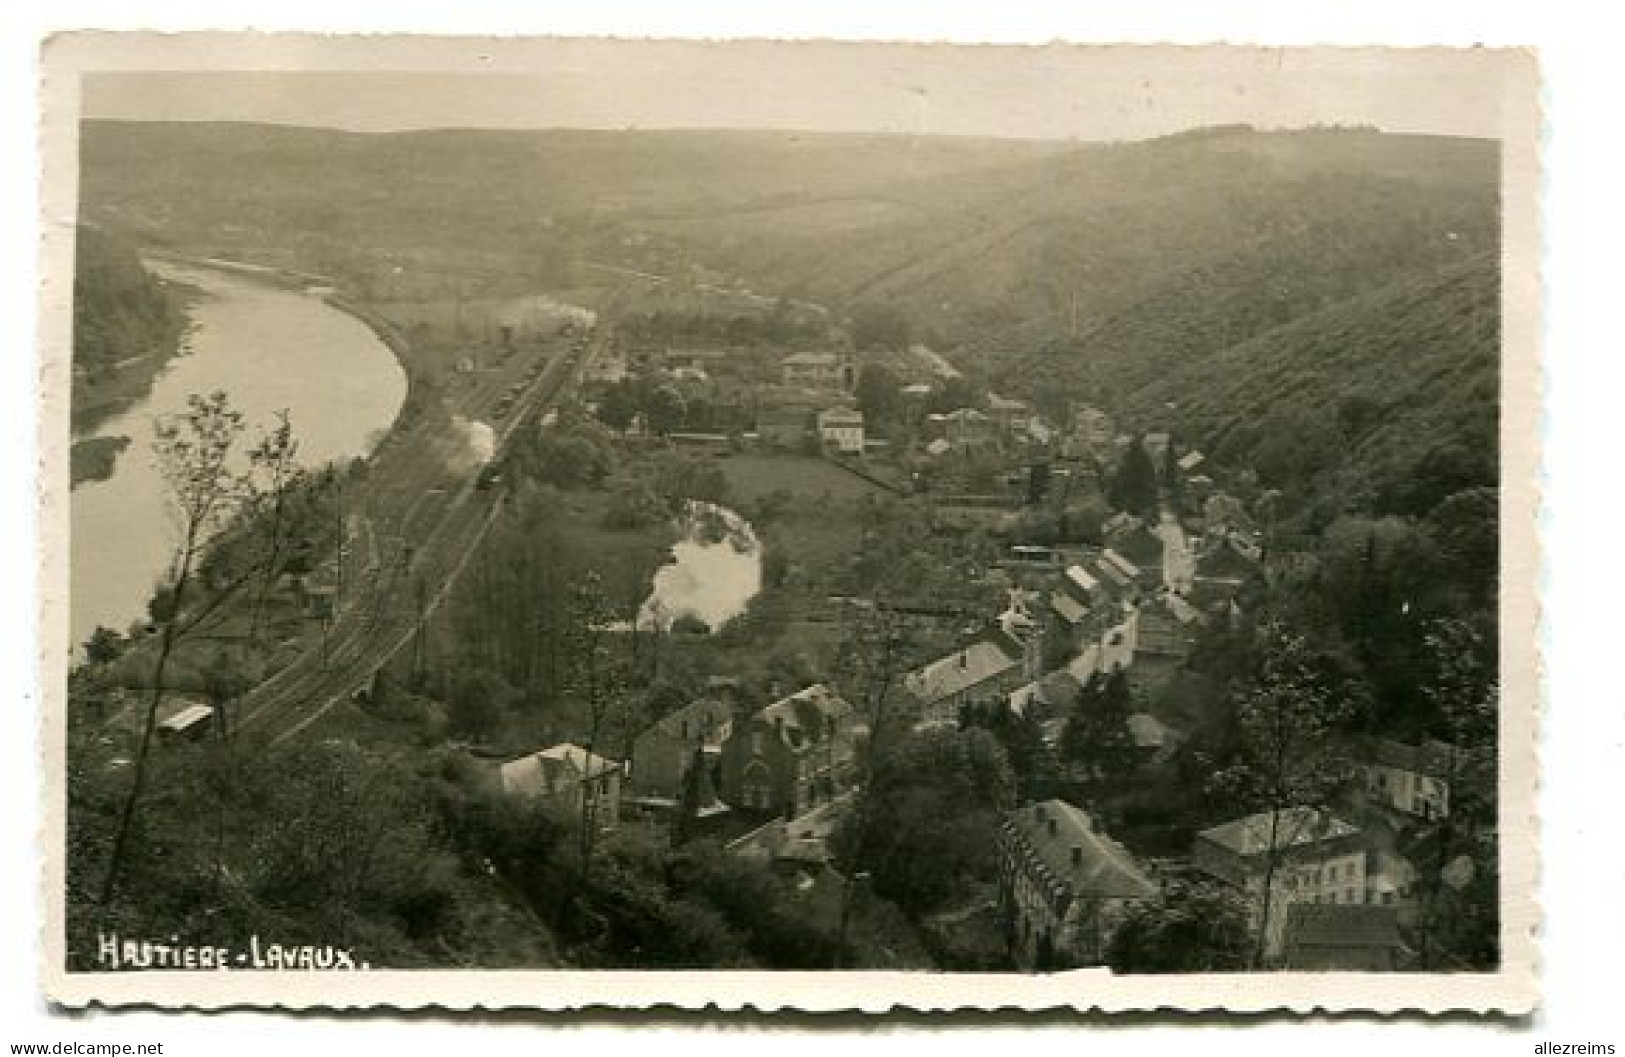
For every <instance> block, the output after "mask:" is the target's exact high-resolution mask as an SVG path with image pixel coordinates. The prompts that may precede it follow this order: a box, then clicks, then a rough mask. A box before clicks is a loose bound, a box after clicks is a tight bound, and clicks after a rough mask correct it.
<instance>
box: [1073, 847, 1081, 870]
mask: <svg viewBox="0 0 1625 1057" xmlns="http://www.w3.org/2000/svg"><path fill="white" fill-rule="evenodd" d="M1082 865H1083V846H1082V845H1079V844H1074V845H1072V866H1073V868H1077V867H1079V866H1082Z"/></svg>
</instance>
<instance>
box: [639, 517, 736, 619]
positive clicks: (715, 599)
mask: <svg viewBox="0 0 1625 1057" xmlns="http://www.w3.org/2000/svg"><path fill="white" fill-rule="evenodd" d="M682 527H683V537H682V538H681V539H679V540H678V541H677V542H676V543H675V544H673V545H672V548H671V554H672V560H671V562H670V563H669V564H666V565H662V566H661V567H660V569H659V570H658V571H657V572H656V573H655V576H654V584H653V585H652V587H651V589H650V592H649V598H648V600H647V601H645V602H644V603H643V608H642V610H640V611H639V613H638V623H639V624H640V625H642V626H645V627H648V626H655V627H660V628H668V627H670V626H671V624H672V622H673V621H674V620H677V619H678V618H680V617H685V616H686V617H693V618H695V619H698V620H702V621H704V622H705V624H706V626H707V627H709V628H710V629H711V630H713V631H715V630H717V629H718V628H720V627H722V625H724V624H726V623H727V622H728V621H730V620H732V619H733V618H734V617H737V616H738V615H739V614H741V613H743V612H744V611H745V607H746V606H747V605H748V604H749V603H750V600H751V599H752V598H755V597H756V595H757V593H758V592H759V591H761V589H762V545H761V543H759V542H758V541H757V539H756V533H755V532H754V531H753V530H752V529H751V527H750V522H748V521H746V520H745V519H744V518H742V517H740V516H739V515H738V514H736V513H734V512H733V511H732V510H729V509H728V508H726V507H721V506H717V505H715V504H713V503H698V502H696V503H690V504H689V506H688V516H687V517H686V518H684V519H683V526H682Z"/></svg>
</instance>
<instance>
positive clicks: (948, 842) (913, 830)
mask: <svg viewBox="0 0 1625 1057" xmlns="http://www.w3.org/2000/svg"><path fill="white" fill-rule="evenodd" d="M881 751H883V752H885V753H886V758H885V759H884V761H883V762H882V763H881V765H880V766H879V767H877V768H876V769H875V770H874V772H873V774H874V778H873V781H874V785H873V787H872V788H871V789H869V790H866V795H865V796H863V797H862V798H861V799H860V800H859V802H858V804H857V805H856V806H855V808H854V810H853V811H852V812H851V813H850V814H848V815H847V816H846V817H845V818H844V819H842V821H841V822H840V823H839V824H838V825H837V828H836V832H835V835H834V836H833V838H832V840H833V841H834V844H835V849H836V854H837V856H838V858H839V859H840V861H841V862H843V863H844V864H845V865H846V867H847V869H849V870H850V869H854V868H858V869H861V870H862V871H863V872H866V873H869V874H870V875H871V877H872V881H873V887H874V891H875V892H876V893H877V894H879V895H881V896H882V897H884V898H886V899H890V900H891V901H893V902H895V903H896V904H897V905H898V906H899V907H901V908H902V909H903V910H905V911H907V912H910V913H915V914H918V913H924V912H927V911H930V910H935V909H937V908H939V907H941V906H942V905H943V904H944V903H945V902H947V901H948V900H949V899H951V898H953V897H954V896H955V895H958V894H962V893H963V892H964V891H965V889H966V887H967V886H968V885H970V884H972V883H975V882H987V881H991V880H992V878H993V876H994V874H995V873H996V871H997V862H996V855H995V851H994V849H995V847H996V844H997V839H996V838H997V833H998V828H999V825H1000V824H1001V820H1002V814H1001V813H1002V812H1003V811H1006V810H1008V809H1009V808H1010V807H1012V806H1013V805H1014V803H1015V775H1014V774H1013V773H1012V772H1011V769H1010V764H1009V761H1008V760H1006V759H1005V755H1004V750H1003V748H1002V747H1001V746H1000V745H999V742H998V739H996V738H995V737H994V736H993V735H992V734H990V733H989V732H987V731H986V730H981V729H971V730H964V731H959V730H952V729H947V728H936V729H932V730H926V731H917V732H910V733H907V734H904V735H903V736H902V737H901V738H899V739H898V740H897V741H895V742H894V743H892V744H891V745H889V746H883V747H882V749H881ZM860 842H861V846H860ZM859 855H861V856H862V858H861V859H860V858H858V856H859Z"/></svg>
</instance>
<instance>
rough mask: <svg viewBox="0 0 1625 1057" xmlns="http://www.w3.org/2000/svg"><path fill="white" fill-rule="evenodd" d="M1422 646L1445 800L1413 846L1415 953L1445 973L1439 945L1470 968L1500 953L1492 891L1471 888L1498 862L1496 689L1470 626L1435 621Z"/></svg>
mask: <svg viewBox="0 0 1625 1057" xmlns="http://www.w3.org/2000/svg"><path fill="white" fill-rule="evenodd" d="M1425 641H1426V648H1427V653H1428V656H1429V657H1430V658H1431V659H1432V662H1433V663H1432V668H1433V671H1432V674H1431V677H1430V678H1429V680H1428V683H1427V686H1426V688H1425V690H1424V691H1423V694H1424V697H1425V698H1426V700H1427V701H1428V703H1429V705H1430V706H1431V708H1432V710H1433V713H1434V718H1433V723H1434V727H1435V729H1436V730H1437V732H1438V733H1439V735H1441V736H1442V738H1443V746H1442V748H1443V756H1444V759H1443V774H1441V775H1440V776H1439V777H1440V778H1441V779H1442V780H1443V782H1444V787H1445V789H1446V790H1447V794H1446V795H1447V798H1448V800H1447V809H1446V811H1445V813H1444V814H1443V815H1442V816H1440V817H1438V818H1435V819H1432V820H1431V821H1430V823H1429V824H1428V826H1427V827H1426V828H1425V829H1424V830H1423V832H1422V834H1421V836H1420V839H1419V840H1418V841H1417V842H1416V844H1415V847H1414V858H1415V865H1416V867H1417V875H1418V881H1419V884H1418V888H1419V889H1420V894H1421V907H1420V913H1419V915H1418V918H1419V920H1418V923H1417V924H1418V927H1417V934H1418V937H1419V939H1420V942H1419V944H1418V947H1419V950H1418V954H1419V956H1420V959H1421V963H1422V968H1424V969H1434V968H1443V967H1444V966H1443V965H1441V964H1440V959H1439V956H1440V954H1441V953H1442V952H1441V951H1440V945H1441V944H1440V940H1441V939H1444V940H1446V941H1448V942H1449V943H1450V945H1451V946H1452V947H1454V948H1456V951H1457V953H1458V954H1459V955H1461V956H1463V957H1465V959H1466V960H1468V961H1469V962H1476V963H1477V964H1483V961H1484V958H1485V955H1486V953H1488V955H1489V957H1490V958H1493V955H1494V952H1496V951H1497V950H1498V948H1499V937H1498V928H1497V924H1498V910H1499V903H1498V899H1497V896H1496V892H1495V889H1494V886H1493V885H1488V886H1484V885H1477V886H1475V885H1474V884H1473V882H1474V881H1475V880H1478V879H1479V878H1481V877H1482V876H1483V875H1486V874H1489V873H1492V872H1493V870H1494V861H1495V857H1496V856H1495V840H1494V833H1495V828H1496V810H1495V809H1496V731H1497V729H1498V725H1499V716H1498V704H1499V698H1500V695H1499V688H1498V686H1497V682H1496V679H1495V675H1494V667H1493V663H1492V660H1493V657H1492V654H1491V651H1490V648H1489V646H1488V644H1487V643H1486V641H1485V636H1483V635H1481V634H1480V633H1479V632H1478V631H1477V630H1476V629H1475V628H1474V627H1473V626H1472V625H1471V624H1469V623H1468V622H1467V621H1465V620H1460V619H1449V620H1440V621H1437V622H1435V623H1433V624H1431V625H1430V626H1429V628H1428V631H1427V634H1426V636H1425ZM1464 864H1466V865H1464ZM1463 870H1465V872H1466V875H1465V876H1461V872H1462V871H1463ZM1452 881H1454V883H1452Z"/></svg>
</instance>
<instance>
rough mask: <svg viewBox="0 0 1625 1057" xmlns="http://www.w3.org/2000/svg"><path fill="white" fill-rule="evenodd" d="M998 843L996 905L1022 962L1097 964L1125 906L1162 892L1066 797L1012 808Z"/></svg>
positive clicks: (1046, 966) (1035, 965)
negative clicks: (997, 899) (997, 893)
mask: <svg viewBox="0 0 1625 1057" xmlns="http://www.w3.org/2000/svg"><path fill="white" fill-rule="evenodd" d="M998 850H999V906H1000V910H1001V913H1002V915H1003V917H1004V920H1005V923H1006V927H1007V929H1008V937H1009V942H1010V948H1011V953H1012V954H1013V955H1014V958H1015V961H1016V964H1017V965H1019V966H1021V967H1022V968H1023V969H1027V970H1034V969H1037V970H1051V969H1059V968H1066V967H1069V966H1079V965H1098V964H1099V963H1100V962H1101V960H1102V959H1103V957H1104V954H1105V951H1106V948H1107V946H1108V944H1109V943H1110V942H1111V937H1112V934H1113V933H1114V932H1115V931H1116V928H1117V926H1118V924H1120V923H1121V922H1122V920H1123V917H1124V915H1125V914H1126V913H1127V911H1128V910H1129V909H1130V908H1131V907H1132V906H1133V905H1134V904H1135V903H1137V902H1140V901H1143V900H1147V899H1151V898H1153V897H1154V896H1155V895H1156V894H1157V885H1156V883H1155V882H1154V881H1152V880H1151V878H1150V877H1149V876H1148V875H1147V874H1146V872H1145V871H1144V870H1143V869H1141V867H1140V865H1139V864H1138V863H1136V862H1135V861H1134V858H1133V856H1131V855H1130V854H1129V853H1128V852H1127V851H1126V850H1125V849H1124V848H1123V847H1122V845H1120V844H1118V843H1117V842H1116V841H1114V840H1112V839H1111V838H1110V837H1109V836H1107V835H1106V834H1105V833H1102V832H1101V831H1100V830H1099V828H1098V827H1096V825H1095V824H1094V820H1093V819H1091V818H1090V817H1089V815H1088V814H1087V813H1085V812H1084V811H1082V810H1080V809H1079V808H1077V807H1074V806H1073V805H1072V804H1069V803H1067V802H1066V801H1065V800H1046V801H1043V802H1042V803H1037V804H1031V805H1028V806H1025V807H1021V808H1018V809H1016V810H1014V811H1011V812H1008V813H1007V814H1006V815H1005V819H1004V824H1003V826H1001V827H1000V830H999V849H998Z"/></svg>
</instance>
